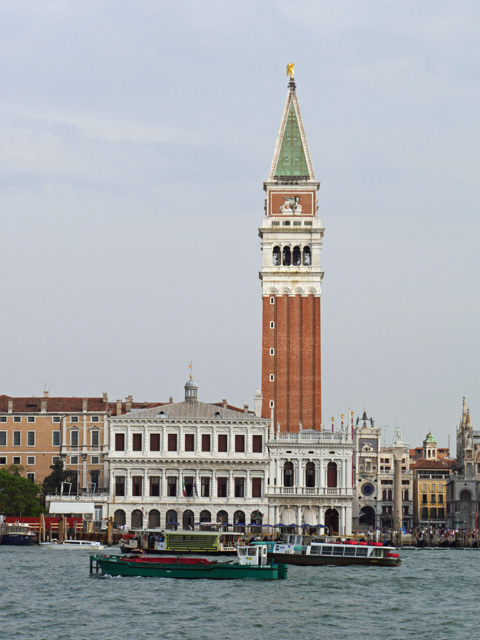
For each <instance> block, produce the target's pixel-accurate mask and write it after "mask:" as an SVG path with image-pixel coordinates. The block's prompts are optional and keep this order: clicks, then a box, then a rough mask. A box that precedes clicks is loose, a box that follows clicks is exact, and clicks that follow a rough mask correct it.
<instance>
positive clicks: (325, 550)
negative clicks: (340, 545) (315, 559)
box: [322, 547, 333, 556]
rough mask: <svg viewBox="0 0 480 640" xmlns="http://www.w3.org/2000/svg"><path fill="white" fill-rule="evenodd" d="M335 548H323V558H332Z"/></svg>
mask: <svg viewBox="0 0 480 640" xmlns="http://www.w3.org/2000/svg"><path fill="white" fill-rule="evenodd" d="M332 551H333V547H322V556H331V555H332Z"/></svg>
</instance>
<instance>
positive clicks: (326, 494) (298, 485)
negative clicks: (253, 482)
mask: <svg viewBox="0 0 480 640" xmlns="http://www.w3.org/2000/svg"><path fill="white" fill-rule="evenodd" d="M268 449H269V453H270V463H269V480H270V481H269V484H268V489H267V491H268V493H267V497H268V513H269V521H270V522H271V523H273V524H274V525H278V524H280V523H283V524H284V525H295V527H296V530H297V531H299V530H301V528H303V529H304V530H309V529H310V527H316V526H317V525H323V526H324V527H325V528H326V531H327V532H328V533H331V534H339V535H350V534H351V532H352V499H353V478H352V454H353V441H352V437H351V432H350V431H349V430H348V429H347V428H345V429H341V430H340V431H336V432H334V433H329V432H327V431H325V430H322V431H316V430H313V429H305V430H301V431H299V432H298V433H280V432H279V431H278V430H277V432H276V433H275V434H274V436H273V437H272V438H271V439H270V441H269V443H268Z"/></svg>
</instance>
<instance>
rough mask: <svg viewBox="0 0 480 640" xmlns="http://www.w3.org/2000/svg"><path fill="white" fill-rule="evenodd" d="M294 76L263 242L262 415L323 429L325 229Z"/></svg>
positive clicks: (287, 425)
mask: <svg viewBox="0 0 480 640" xmlns="http://www.w3.org/2000/svg"><path fill="white" fill-rule="evenodd" d="M319 186H320V183H319V182H317V181H316V179H315V175H314V172H313V166H312V162H311V160H310V153H309V151H308V145H307V140H306V137H305V131H304V128H303V123H302V117H301V115H300V108H299V105H298V100H297V94H296V85H295V81H294V80H293V77H291V79H290V82H289V84H288V94H287V102H286V104H285V109H284V112H283V117H282V122H281V125H280V132H279V134H278V139H277V144H276V147H275V153H274V156H273V162H272V167H271V169H270V175H269V177H268V180H267V182H265V183H264V189H265V191H266V202H265V214H266V215H265V218H264V219H263V222H262V226H261V227H260V229H259V235H260V238H261V244H262V257H263V262H262V270H261V272H260V280H261V281H262V297H263V327H262V395H263V401H262V416H263V417H265V418H271V419H272V420H273V424H274V425H275V427H276V428H280V430H281V431H282V432H297V431H299V430H301V429H316V430H320V429H321V423H322V413H321V410H322V405H321V389H322V387H321V361H320V355H321V343H320V335H321V332H320V293H321V283H322V278H323V272H322V270H321V260H320V258H321V247H322V238H323V234H324V229H323V227H322V223H321V220H320V219H319V218H318V217H317V209H318V203H317V192H318V189H319Z"/></svg>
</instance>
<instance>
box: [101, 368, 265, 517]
mask: <svg viewBox="0 0 480 640" xmlns="http://www.w3.org/2000/svg"><path fill="white" fill-rule="evenodd" d="M268 425H269V422H268V420H265V419H263V418H259V417H257V416H256V415H255V414H254V413H252V412H249V411H248V407H245V408H244V409H243V410H241V409H237V408H235V407H231V406H230V405H228V404H227V402H226V401H224V402H222V403H219V404H207V403H203V402H199V401H198V400H197V387H196V385H195V384H194V383H193V381H192V380H190V381H189V382H187V384H186V385H185V401H183V402H177V403H174V402H171V403H168V404H165V405H162V406H161V407H154V408H152V409H146V410H141V411H133V412H131V413H130V414H126V415H124V416H118V417H112V418H111V419H110V443H111V446H110V452H109V454H108V461H109V470H110V495H109V504H108V510H109V513H108V516H112V517H113V518H114V521H115V522H116V523H117V524H118V525H127V526H128V527H143V528H147V527H148V528H160V529H165V528H178V529H190V528H193V527H195V526H196V525H198V524H199V523H200V522H202V523H209V522H214V523H217V522H221V523H226V522H228V523H230V524H234V525H235V524H237V523H243V524H244V525H248V524H250V523H251V522H258V524H262V522H266V511H267V498H266V490H265V489H266V484H267V474H268V449H267V439H268Z"/></svg>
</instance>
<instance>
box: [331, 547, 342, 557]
mask: <svg viewBox="0 0 480 640" xmlns="http://www.w3.org/2000/svg"><path fill="white" fill-rule="evenodd" d="M332 549H333V551H332V555H334V556H343V547H340V546H338V547H332Z"/></svg>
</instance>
